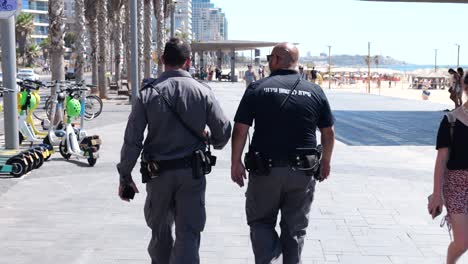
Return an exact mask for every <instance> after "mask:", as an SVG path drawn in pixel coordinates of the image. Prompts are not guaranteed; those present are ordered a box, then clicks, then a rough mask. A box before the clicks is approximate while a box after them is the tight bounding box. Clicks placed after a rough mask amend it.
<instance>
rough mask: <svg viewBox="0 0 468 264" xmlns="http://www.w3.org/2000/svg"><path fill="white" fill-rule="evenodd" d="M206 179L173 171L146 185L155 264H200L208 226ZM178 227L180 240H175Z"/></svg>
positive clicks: (147, 212)
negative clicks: (206, 223) (205, 230)
mask: <svg viewBox="0 0 468 264" xmlns="http://www.w3.org/2000/svg"><path fill="white" fill-rule="evenodd" d="M205 190H206V178H205V176H202V177H201V179H194V178H193V176H192V169H181V170H171V171H166V172H163V173H161V176H159V177H157V178H153V179H151V180H150V181H149V182H148V183H147V185H146V191H147V193H148V195H147V197H146V203H145V209H144V211H145V219H146V223H147V224H148V226H149V227H150V228H151V230H152V237H151V242H150V244H149V246H148V253H149V255H150V256H151V260H152V264H199V263H200V256H199V253H198V251H199V248H200V233H201V232H202V231H203V229H204V227H205V222H206V212H205ZM174 223H175V234H176V239H175V243H174V238H173V237H172V226H173V225H174Z"/></svg>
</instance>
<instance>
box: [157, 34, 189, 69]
mask: <svg viewBox="0 0 468 264" xmlns="http://www.w3.org/2000/svg"><path fill="white" fill-rule="evenodd" d="M191 53H192V50H191V48H190V45H189V44H188V43H187V42H186V41H184V40H181V39H179V38H171V39H170V40H169V41H168V42H167V43H166V47H165V48H164V54H163V58H164V63H165V64H167V65H169V66H180V65H183V64H184V63H185V62H186V61H187V60H188V59H190V54H191Z"/></svg>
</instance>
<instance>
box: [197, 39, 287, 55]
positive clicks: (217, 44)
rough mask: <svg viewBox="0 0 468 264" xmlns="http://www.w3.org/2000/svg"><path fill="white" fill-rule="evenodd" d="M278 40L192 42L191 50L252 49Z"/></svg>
mask: <svg viewBox="0 0 468 264" xmlns="http://www.w3.org/2000/svg"><path fill="white" fill-rule="evenodd" d="M278 43H279V42H267V41H249V40H220V41H203V42H193V43H192V51H193V52H198V51H218V50H221V51H231V50H253V49H258V48H268V47H273V46H275V45H276V44H278Z"/></svg>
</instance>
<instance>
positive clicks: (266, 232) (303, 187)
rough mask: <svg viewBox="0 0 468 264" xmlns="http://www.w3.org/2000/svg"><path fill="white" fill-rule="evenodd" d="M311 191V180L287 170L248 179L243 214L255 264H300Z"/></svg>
mask: <svg viewBox="0 0 468 264" xmlns="http://www.w3.org/2000/svg"><path fill="white" fill-rule="evenodd" d="M314 191H315V180H314V178H313V177H310V176H306V175H305V173H304V172H302V171H293V170H292V169H290V168H273V169H272V170H271V173H270V175H268V176H257V175H253V174H252V173H251V174H250V175H249V184H248V187H247V193H246V198H247V199H246V213H247V222H248V224H249V226H250V237H251V240H252V248H253V252H254V255H255V263H256V264H273V263H283V264H298V263H301V253H302V248H303V245H304V238H305V235H306V229H307V226H308V224H309V212H310V207H311V205H312V200H313V198H314ZM280 210H281V222H280V227H281V235H280V236H278V234H277V233H276V231H275V226H276V220H277V216H278V212H279V211H280ZM281 260H282V262H281Z"/></svg>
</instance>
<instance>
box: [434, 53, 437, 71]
mask: <svg viewBox="0 0 468 264" xmlns="http://www.w3.org/2000/svg"><path fill="white" fill-rule="evenodd" d="M434 51H435V62H434V71H437V51H438V49H434Z"/></svg>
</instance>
